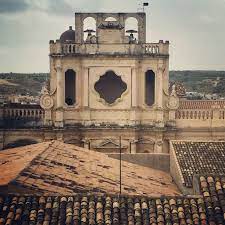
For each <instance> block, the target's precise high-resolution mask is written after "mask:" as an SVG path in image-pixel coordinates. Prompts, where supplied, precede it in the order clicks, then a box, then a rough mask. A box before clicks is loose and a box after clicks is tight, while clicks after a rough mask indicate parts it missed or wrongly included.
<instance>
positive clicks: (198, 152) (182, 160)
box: [172, 141, 225, 187]
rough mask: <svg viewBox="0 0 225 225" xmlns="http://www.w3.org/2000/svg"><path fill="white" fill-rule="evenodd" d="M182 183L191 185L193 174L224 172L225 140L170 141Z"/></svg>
mask: <svg viewBox="0 0 225 225" xmlns="http://www.w3.org/2000/svg"><path fill="white" fill-rule="evenodd" d="M172 145H173V149H174V151H175V155H176V158H177V161H178V163H179V167H180V169H181V173H182V175H183V178H184V182H185V183H184V184H185V186H187V187H192V180H193V175H195V174H210V173H215V174H224V173H225V164H224V162H225V142H216V141H215V142H213V141H212V142H200V141H196V142H192V141H172Z"/></svg>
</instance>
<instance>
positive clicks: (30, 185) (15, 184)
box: [0, 141, 180, 217]
mask: <svg viewBox="0 0 225 225" xmlns="http://www.w3.org/2000/svg"><path fill="white" fill-rule="evenodd" d="M27 153H29V154H27ZM0 154H1V155H0V160H1V162H2V163H1V164H0V170H1V171H3V170H4V169H5V168H10V170H11V171H12V174H11V173H9V172H6V173H3V175H2V179H1V180H0V186H1V185H2V187H0V190H1V191H2V192H3V191H4V192H6V193H15V190H16V192H19V191H20V193H24V194H26V193H34V192H36V193H39V194H45V195H48V194H53V193H55V194H63V195H70V194H73V193H82V192H102V193H112V194H113V193H118V192H119V189H120V188H119V161H118V160H116V159H112V158H110V157H108V156H107V155H105V154H103V153H98V152H94V151H91V150H86V149H83V148H79V147H76V146H74V145H69V144H64V143H62V142H59V141H53V142H47V143H41V144H36V145H29V146H27V147H21V148H18V149H13V150H4V151H2V152H1V153H0ZM6 184H7V185H8V187H7V189H6V187H5V186H4V185H6ZM122 192H123V193H124V194H151V195H152V196H159V195H162V194H164V195H179V194H180V193H179V191H178V189H177V187H176V186H175V184H173V182H172V178H171V177H170V175H169V174H168V173H165V172H162V171H158V170H154V169H150V168H147V167H142V166H138V165H135V164H131V163H128V162H122ZM95 216H97V214H96V215H95ZM115 216H116V214H115ZM99 217H100V214H99Z"/></svg>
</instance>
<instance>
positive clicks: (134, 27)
mask: <svg viewBox="0 0 225 225" xmlns="http://www.w3.org/2000/svg"><path fill="white" fill-rule="evenodd" d="M131 31H133V32H131ZM135 31H136V32H135ZM125 32H126V35H128V36H129V35H131V36H132V37H133V38H134V39H136V40H137V41H138V21H137V19H136V18H134V17H128V18H127V19H126V21H125Z"/></svg>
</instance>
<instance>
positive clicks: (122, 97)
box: [91, 69, 129, 107]
mask: <svg viewBox="0 0 225 225" xmlns="http://www.w3.org/2000/svg"><path fill="white" fill-rule="evenodd" d="M110 71H113V72H114V73H115V75H116V76H118V77H121V80H122V81H123V82H124V83H125V84H126V85H127V88H126V90H125V91H124V92H123V93H122V95H121V96H120V97H119V98H117V99H116V100H115V101H114V102H113V103H111V104H110V103H108V102H106V101H105V99H103V98H101V96H100V94H99V93H98V92H97V91H96V90H95V88H94V85H95V84H96V83H97V82H98V81H99V80H100V78H101V76H104V74H106V73H107V72H110ZM104 74H102V75H98V80H97V81H96V82H95V83H94V85H93V86H92V87H91V90H92V92H93V93H94V95H95V96H96V97H97V100H98V101H99V102H101V103H102V104H104V105H105V106H109V107H112V106H115V105H117V104H118V103H119V102H121V101H123V99H124V97H125V96H126V95H127V94H128V93H129V85H128V84H127V83H126V81H124V80H123V78H122V75H118V74H117V73H116V72H115V71H114V70H113V69H111V70H109V69H108V70H106V71H105V73H104Z"/></svg>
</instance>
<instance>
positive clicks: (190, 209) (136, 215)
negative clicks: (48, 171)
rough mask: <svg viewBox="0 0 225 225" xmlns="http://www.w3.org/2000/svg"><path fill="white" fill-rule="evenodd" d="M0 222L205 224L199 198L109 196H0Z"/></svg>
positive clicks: (205, 216)
mask: <svg viewBox="0 0 225 225" xmlns="http://www.w3.org/2000/svg"><path fill="white" fill-rule="evenodd" d="M0 224H1V225H3V224H7V225H10V224H23V225H28V224H29V225H35V224H43V225H50V224H51V225H58V224H60V225H64V224H66V225H72V224H75V225H80V224H82V225H85V224H86V225H89V224H90V225H103V224H105V225H111V224H113V225H186V224H190V225H191V224H194V225H200V224H202V225H204V224H208V223H207V215H206V210H205V205H204V201H203V199H202V198H165V197H163V198H147V197H141V196H139V197H137V196H136V197H135V196H133V197H130V196H129V197H128V196H112V195H106V196H105V195H104V196H100V195H89V196H87V195H85V194H81V195H75V196H67V197H44V196H41V197H35V196H30V197H29V196H28V197H23V196H18V197H15V196H11V197H10V196H5V197H4V196H3V197H0Z"/></svg>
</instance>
